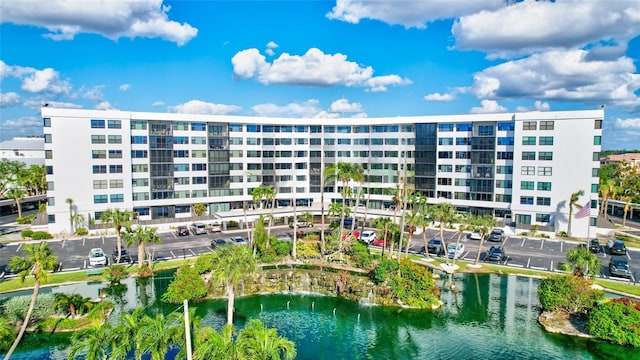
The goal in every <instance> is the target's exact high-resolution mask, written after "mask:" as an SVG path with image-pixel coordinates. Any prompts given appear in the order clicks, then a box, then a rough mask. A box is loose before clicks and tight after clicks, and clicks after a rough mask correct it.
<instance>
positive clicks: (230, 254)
mask: <svg viewBox="0 0 640 360" xmlns="http://www.w3.org/2000/svg"><path fill="white" fill-rule="evenodd" d="M212 262H213V269H214V270H213V272H212V274H211V275H212V276H211V279H212V280H213V281H214V283H216V284H219V285H224V286H225V287H226V289H227V297H228V304H227V324H233V303H234V300H235V287H236V286H237V285H238V284H239V283H240V281H242V279H244V277H245V276H247V275H251V274H253V273H254V272H255V271H256V262H255V259H254V258H253V255H252V254H251V250H249V248H248V247H246V246H235V245H225V246H221V247H219V248H218V249H217V250H216V251H215V253H214V256H213V259H212Z"/></svg>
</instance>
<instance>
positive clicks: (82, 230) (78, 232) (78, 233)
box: [76, 227, 89, 236]
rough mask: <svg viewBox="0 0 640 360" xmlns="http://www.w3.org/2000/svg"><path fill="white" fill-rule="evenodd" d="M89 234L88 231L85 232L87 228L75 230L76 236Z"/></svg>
mask: <svg viewBox="0 0 640 360" xmlns="http://www.w3.org/2000/svg"><path fill="white" fill-rule="evenodd" d="M88 233H89V230H87V228H85V227H80V228H77V229H76V235H81V236H82V235H87V234H88Z"/></svg>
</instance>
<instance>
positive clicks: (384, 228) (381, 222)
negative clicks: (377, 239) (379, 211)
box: [373, 217, 392, 257]
mask: <svg viewBox="0 0 640 360" xmlns="http://www.w3.org/2000/svg"><path fill="white" fill-rule="evenodd" d="M373 224H374V225H375V227H376V228H378V230H380V232H382V257H384V250H385V248H386V247H387V235H388V233H389V228H390V227H391V224H392V220H391V219H390V218H388V217H380V218H377V219H375V220H374V221H373Z"/></svg>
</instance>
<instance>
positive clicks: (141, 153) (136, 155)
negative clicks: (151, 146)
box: [131, 150, 148, 159]
mask: <svg viewBox="0 0 640 360" xmlns="http://www.w3.org/2000/svg"><path fill="white" fill-rule="evenodd" d="M147 156H148V153H147V150H131V158H132V159H145V158H146V157H147Z"/></svg>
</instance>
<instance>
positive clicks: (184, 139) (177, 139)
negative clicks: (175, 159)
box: [173, 136, 189, 144]
mask: <svg viewBox="0 0 640 360" xmlns="http://www.w3.org/2000/svg"><path fill="white" fill-rule="evenodd" d="M173 143H174V144H188V143H189V137H188V136H174V137H173Z"/></svg>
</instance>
